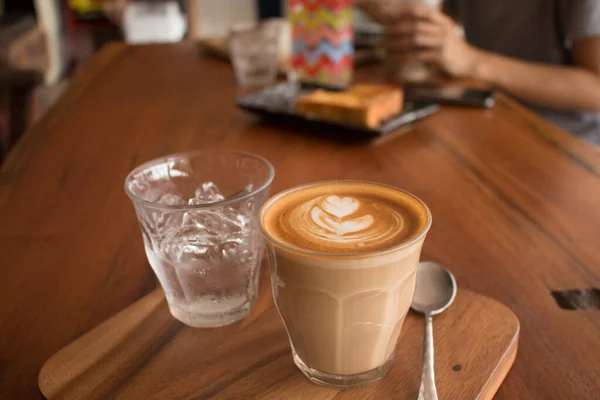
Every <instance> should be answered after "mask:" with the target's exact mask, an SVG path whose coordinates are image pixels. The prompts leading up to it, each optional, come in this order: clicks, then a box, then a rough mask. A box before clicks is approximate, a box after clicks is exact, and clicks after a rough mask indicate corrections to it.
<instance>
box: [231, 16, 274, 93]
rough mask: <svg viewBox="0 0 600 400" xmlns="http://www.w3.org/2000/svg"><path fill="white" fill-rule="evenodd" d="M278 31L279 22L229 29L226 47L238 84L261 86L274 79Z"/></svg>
mask: <svg viewBox="0 0 600 400" xmlns="http://www.w3.org/2000/svg"><path fill="white" fill-rule="evenodd" d="M279 33H280V27H279V25H277V24H272V23H263V24H261V25H260V26H257V27H238V28H234V29H232V31H231V32H230V34H229V51H230V54H231V61H232V64H233V69H234V71H235V76H236V79H237V82H238V84H239V85H240V86H265V85H269V84H271V83H273V82H275V79H276V78H277V69H278V48H279Z"/></svg>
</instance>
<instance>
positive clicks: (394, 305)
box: [259, 181, 431, 388]
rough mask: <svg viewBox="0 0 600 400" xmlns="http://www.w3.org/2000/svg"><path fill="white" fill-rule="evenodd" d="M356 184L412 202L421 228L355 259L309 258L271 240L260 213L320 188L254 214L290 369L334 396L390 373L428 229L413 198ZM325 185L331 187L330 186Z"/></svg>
mask: <svg viewBox="0 0 600 400" xmlns="http://www.w3.org/2000/svg"><path fill="white" fill-rule="evenodd" d="M346 182H350V181H346ZM355 182H356V183H357V184H361V185H370V186H375V187H381V188H382V190H394V191H397V192H399V193H403V194H404V196H406V197H407V198H411V199H412V200H411V201H412V202H414V203H415V204H417V205H418V207H420V208H421V210H422V212H423V214H424V215H425V221H426V223H425V225H424V228H423V229H422V230H420V231H419V232H418V233H417V236H415V237H414V238H412V239H410V240H409V241H406V242H403V243H399V244H398V245H396V246H395V247H392V248H389V249H385V250H377V251H372V252H365V253H358V254H351V253H348V252H340V253H337V254H336V253H320V252H316V251H309V250H305V249H301V248H298V247H294V246H291V245H289V244H286V243H283V242H281V241H280V240H278V239H276V238H275V237H274V236H273V235H271V233H270V232H269V229H268V228H267V226H266V225H265V220H264V218H265V214H266V213H267V210H269V209H270V208H271V207H274V206H276V205H277V204H278V203H279V202H280V201H281V199H282V198H284V197H286V196H293V195H294V193H295V192H299V191H302V190H305V189H310V188H311V187H312V186H313V185H322V184H323V182H320V183H316V184H308V185H304V186H299V187H295V188H292V189H288V190H286V191H284V192H281V193H279V194H277V195H276V196H274V197H272V198H271V199H270V200H268V201H267V202H266V203H265V205H264V206H263V207H262V209H261V211H260V214H259V221H260V227H261V231H262V233H263V234H264V236H265V238H266V239H267V240H266V242H267V250H268V255H269V266H270V270H271V284H272V290H273V297H274V299H275V304H276V306H277V309H278V311H279V314H280V315H281V318H282V319H283V322H284V325H285V328H286V330H287V332H288V337H289V340H290V346H291V350H292V357H293V359H294V363H295V364H296V366H297V367H298V369H299V370H300V371H301V372H302V373H303V374H304V375H305V376H306V377H307V378H308V379H309V380H310V381H311V382H314V383H318V384H322V385H329V386H335V387H341V388H348V387H352V386H356V385H363V384H366V383H370V382H374V381H376V380H378V379H380V378H382V377H383V375H384V374H385V372H386V371H387V369H388V368H389V366H390V364H391V362H392V360H393V358H394V357H393V356H394V353H395V349H396V343H397V341H398V338H399V336H400V332H401V329H402V324H403V322H404V319H405V317H406V315H407V313H408V310H409V308H410V304H411V302H412V298H413V295H414V292H415V287H416V278H417V266H418V264H419V257H420V255H421V248H422V246H423V242H424V240H425V236H426V235H427V232H428V231H429V228H430V227H431V213H430V211H429V209H428V208H427V206H426V205H425V203H423V202H422V201H421V200H419V199H418V198H417V197H415V196H413V195H411V194H410V193H407V192H404V191H402V190H400V189H396V188H393V187H390V186H385V185H380V184H376V183H370V182H357V181H355ZM330 183H331V184H332V186H334V184H335V183H336V181H332V182H330Z"/></svg>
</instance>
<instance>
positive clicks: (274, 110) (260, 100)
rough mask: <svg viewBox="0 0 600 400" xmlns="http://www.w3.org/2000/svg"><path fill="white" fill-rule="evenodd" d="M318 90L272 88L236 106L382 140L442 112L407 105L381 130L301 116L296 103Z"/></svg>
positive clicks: (241, 99) (425, 105)
mask: <svg viewBox="0 0 600 400" xmlns="http://www.w3.org/2000/svg"><path fill="white" fill-rule="evenodd" d="M313 90H314V88H310V87H303V86H301V85H299V84H297V83H288V82H286V83H280V84H277V85H274V86H269V87H267V88H264V89H262V90H259V91H257V92H254V93H250V94H248V95H245V96H241V97H238V99H237V100H236V105H237V106H238V107H240V108H241V109H243V110H246V111H249V112H251V113H254V114H258V115H262V116H267V117H279V118H283V119H286V120H289V121H303V122H310V123H313V124H318V125H321V126H324V127H335V128H338V129H339V128H343V129H344V130H348V131H352V132H355V133H357V134H361V135H369V136H381V135H385V134H388V133H390V132H392V131H394V130H396V129H398V128H400V127H401V126H404V125H407V124H410V123H411V122H414V121H417V120H420V119H423V118H425V117H428V116H430V115H432V114H434V113H436V112H437V111H438V110H439V106H438V105H437V104H435V103H432V102H428V101H425V102H413V101H405V102H404V108H403V109H402V112H401V113H400V114H398V115H396V116H394V117H391V118H389V119H387V120H385V121H384V122H383V123H382V124H381V126H379V127H378V128H366V127H358V126H353V125H345V124H342V123H338V122H332V121H325V120H322V119H317V118H312V117H307V116H304V115H300V114H297V113H296V112H295V111H294V109H295V107H294V106H295V103H296V99H297V98H298V97H299V96H302V95H305V94H307V93H310V92H311V91H313Z"/></svg>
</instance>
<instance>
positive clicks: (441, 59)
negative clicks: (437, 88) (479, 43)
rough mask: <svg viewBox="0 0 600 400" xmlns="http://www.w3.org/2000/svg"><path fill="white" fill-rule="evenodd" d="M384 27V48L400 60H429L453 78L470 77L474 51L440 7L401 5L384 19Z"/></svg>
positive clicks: (475, 53) (473, 65) (473, 62)
mask: <svg viewBox="0 0 600 400" xmlns="http://www.w3.org/2000/svg"><path fill="white" fill-rule="evenodd" d="M385 27H386V30H385V33H386V40H385V43H386V50H387V52H388V54H389V55H391V56H392V57H393V58H394V59H396V60H398V61H399V62H400V63H411V62H417V61H419V62H425V63H432V64H434V65H437V66H438V67H439V68H440V69H441V70H442V71H444V72H446V73H447V74H448V75H450V76H452V77H458V78H469V77H471V76H472V74H473V72H474V71H473V70H474V67H475V64H476V60H475V59H476V57H477V50H476V49H475V48H474V47H472V46H471V45H469V44H468V43H467V42H466V40H465V39H464V38H463V36H462V34H461V33H460V31H459V29H457V25H456V24H455V23H454V21H452V19H451V18H450V17H448V16H446V15H445V14H444V13H442V11H440V10H439V9H437V8H432V7H419V6H414V7H404V8H402V9H400V10H399V11H398V13H396V14H395V15H393V16H390V17H389V18H388V19H387V21H386V24H385Z"/></svg>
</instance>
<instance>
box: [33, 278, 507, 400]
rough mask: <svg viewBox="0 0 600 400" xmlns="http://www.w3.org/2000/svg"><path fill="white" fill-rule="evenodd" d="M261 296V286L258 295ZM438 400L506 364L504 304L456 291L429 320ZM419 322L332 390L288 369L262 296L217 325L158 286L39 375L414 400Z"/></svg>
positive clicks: (105, 388) (95, 382)
mask: <svg viewBox="0 0 600 400" xmlns="http://www.w3.org/2000/svg"><path fill="white" fill-rule="evenodd" d="M263 292H264V290H263ZM433 326H434V340H435V350H436V352H435V363H436V365H435V372H436V382H437V388H438V393H439V398H440V400H450V399H461V400H474V399H478V400H489V399H492V397H493V396H494V394H495V393H496V391H497V390H498V387H499V386H500V384H501V383H502V381H503V380H504V378H505V376H506V374H507V373H508V371H509V369H510V367H511V366H512V364H513V362H514V359H515V356H516V353H517V343H518V338H519V321H518V320H517V318H516V316H515V315H514V314H513V313H512V311H510V310H509V309H508V308H507V307H505V306H504V305H502V304H500V303H498V302H496V301H494V300H492V299H490V298H487V297H484V296H481V295H478V294H475V293H472V292H469V291H467V290H459V292H458V295H457V297H456V300H455V302H454V304H452V306H451V307H450V308H449V309H448V310H447V311H446V312H444V313H443V314H442V315H439V316H436V317H435V318H434V322H433ZM422 335H423V319H422V318H421V317H419V316H418V315H414V314H410V315H409V317H408V318H407V319H406V322H405V325H404V328H403V332H402V335H401V337H400V342H399V345H398V352H397V355H396V359H395V361H394V363H393V364H392V367H391V368H390V370H389V371H388V373H387V375H386V376H385V377H384V378H383V379H382V380H381V381H379V382H377V383H374V384H371V385H367V386H362V387H358V388H353V389H349V390H338V389H332V388H326V387H321V386H317V385H314V384H312V383H310V382H308V381H307V380H306V379H305V378H304V377H303V375H302V374H301V373H300V372H299V371H298V370H297V369H296V367H295V366H294V364H293V362H292V356H291V352H290V348H289V344H288V338H287V335H286V333H285V330H284V328H283V325H282V323H281V320H280V318H279V315H278V313H277V311H276V309H275V307H274V306H273V301H272V299H271V296H270V295H267V293H263V295H262V296H261V297H260V299H259V301H258V302H257V304H256V306H255V308H254V310H253V312H252V314H251V315H250V316H249V317H248V318H246V319H245V320H243V321H241V322H239V323H236V324H233V325H230V326H227V327H223V328H215V329H194V328H189V327H187V326H185V325H183V324H181V323H180V322H178V321H176V320H175V319H173V318H172V317H171V316H170V314H169V310H168V308H167V305H166V301H165V299H164V297H163V294H162V292H161V291H160V290H156V291H154V292H152V293H150V294H149V295H147V296H145V297H143V298H142V299H140V300H138V301H137V302H136V303H134V304H132V305H131V306H129V307H127V308H126V309H124V310H123V311H121V312H119V313H118V314H116V315H115V316H113V317H112V318H110V319H109V320H107V321H105V322H104V323H102V324H101V325H99V326H98V327H96V328H94V329H93V330H91V331H90V332H88V333H86V334H85V335H83V336H82V337H80V338H79V339H77V340H76V341H74V342H73V343H71V344H69V345H67V346H66V347H64V348H63V349H62V350H60V351H59V352H58V353H56V354H55V355H54V356H52V357H51V358H50V359H49V360H48V361H47V362H46V363H45V365H44V366H43V367H42V369H41V371H40V374H39V386H40V390H41V391H42V393H43V394H44V396H46V398H48V399H52V400H54V399H88V400H89V399H144V400H150V399H171V400H176V399H277V400H279V399H281V400H284V399H285V400H296V399H297V400H300V399H306V400H317V399H327V400H330V399H336V400H337V399H360V400H367V399H398V400H414V399H416V398H417V392H418V388H419V382H420V376H421V351H422V350H421V349H422V347H421V346H422V343H423V339H422Z"/></svg>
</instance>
